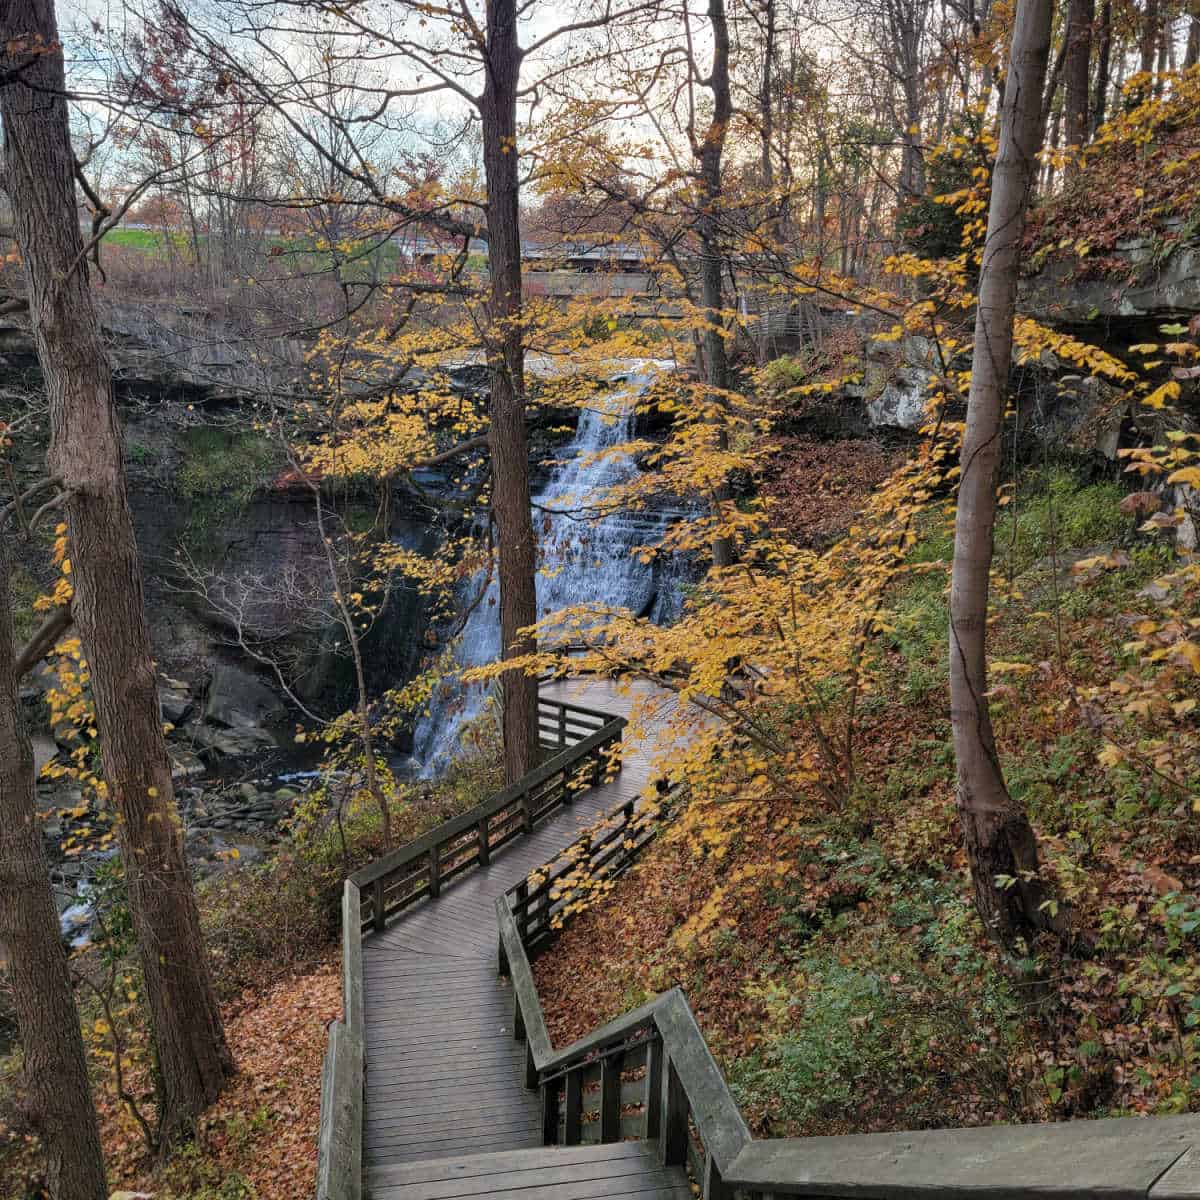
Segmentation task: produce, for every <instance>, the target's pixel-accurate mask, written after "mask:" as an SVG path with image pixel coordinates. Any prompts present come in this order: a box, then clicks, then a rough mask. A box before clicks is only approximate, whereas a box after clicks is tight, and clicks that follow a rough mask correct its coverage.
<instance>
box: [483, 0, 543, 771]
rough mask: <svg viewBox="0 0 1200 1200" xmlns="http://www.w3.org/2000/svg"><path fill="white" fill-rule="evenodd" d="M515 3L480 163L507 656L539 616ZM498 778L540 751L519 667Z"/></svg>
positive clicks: (495, 22)
mask: <svg viewBox="0 0 1200 1200" xmlns="http://www.w3.org/2000/svg"><path fill="white" fill-rule="evenodd" d="M520 68H521V56H520V48H519V46H518V43H517V14H516V0H488V4H487V81H486V83H485V85H484V91H483V98H482V102H481V105H480V111H481V114H482V118H483V165H484V171H485V173H486V176H487V226H488V268H489V270H490V272H491V297H490V301H489V317H490V330H489V337H488V358H489V365H490V367H491V389H492V394H491V403H490V417H491V429H490V432H489V434H488V444H489V446H490V448H491V456H492V478H493V480H494V482H493V484H492V510H493V511H494V513H495V514H496V525H497V528H498V532H499V543H500V549H499V559H500V561H499V573H498V574H499V581H500V640H501V649H502V652H503V654H504V657H505V658H511V657H512V656H513V655H520V654H529V653H532V652H533V651H534V650H535V649H536V646H535V643H534V641H533V639H532V638H531V637H529V636H528V635H522V634H521V633H520V632H519V631H520V630H521V629H523V628H525V627H526V626H529V625H532V624H533V623H534V622H535V621H536V620H537V588H536V586H535V578H534V577H535V572H536V570H537V547H536V544H535V542H534V536H533V512H532V508H531V506H530V497H529V445H528V440H527V437H526V433H525V331H524V329H523V328H522V324H521V227H520V208H519V186H520V185H519V178H518V167H517V80H518V77H519V74H520ZM501 685H502V689H503V717H502V721H503V729H504V776H505V779H506V780H507V781H508V782H509V783H515V782H516V781H517V780H518V779H520V778H521V776H522V775H524V774H526V773H527V772H528V771H529V770H531V769H532V767H533V766H534V764H535V761H536V757H537V746H538V738H537V680H536V679H534V678H532V677H531V676H529V675H526V674H525V673H524V672H523V671H509V672H507V673H506V674H504V675H503V676H502V677H501Z"/></svg>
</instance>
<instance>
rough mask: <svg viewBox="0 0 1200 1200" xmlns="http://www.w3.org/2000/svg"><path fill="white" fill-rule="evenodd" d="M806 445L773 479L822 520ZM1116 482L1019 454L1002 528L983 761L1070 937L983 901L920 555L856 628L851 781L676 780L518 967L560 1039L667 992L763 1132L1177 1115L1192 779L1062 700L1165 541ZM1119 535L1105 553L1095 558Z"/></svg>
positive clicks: (934, 536)
mask: <svg viewBox="0 0 1200 1200" xmlns="http://www.w3.org/2000/svg"><path fill="white" fill-rule="evenodd" d="M877 457H878V456H877V454H876V453H875V452H874V451H872V452H871V456H870V458H871V463H870V465H869V466H868V467H867V468H866V471H865V474H866V476H873V475H874V474H875V471H876V470H877V466H876V464H875V459H876V458H877ZM837 458H838V456H836V455H835V456H834V458H833V460H831V461H836V460H837ZM810 461H811V455H810V454H809V451H808V448H807V447H805V446H803V445H801V446H800V451H799V458H792V459H788V457H787V455H786V454H785V455H784V458H783V460H782V461H781V463H780V464H779V465H778V473H779V478H780V479H781V480H782V481H783V482H782V483H781V484H780V486H779V490H782V491H783V492H785V493H787V494H789V495H790V497H791V498H790V501H789V506H788V510H789V512H790V513H791V514H793V516H794V518H795V519H800V520H802V519H803V515H804V513H805V512H806V511H816V512H817V513H818V515H819V516H820V517H821V519H822V520H825V519H826V514H827V513H828V512H829V511H830V510H831V508H834V509H836V508H838V507H840V506H841V507H844V505H845V504H846V503H847V499H846V497H845V496H842V497H841V498H840V499H838V500H837V501H836V502H832V501H826V502H818V503H817V504H816V508H815V509H811V506H809V505H808V504H806V503H804V499H803V493H804V490H805V487H806V486H809V485H812V481H813V480H814V479H816V480H817V482H816V484H815V485H813V486H815V487H816V488H817V490H826V485H825V484H824V483H822V482H820V478H818V476H819V475H820V472H824V473H825V476H827V475H828V468H827V467H824V466H819V467H818V474H817V475H814V474H813V471H812V470H811V469H810V467H809V465H808V464H810ZM839 478H840V476H839ZM806 479H807V480H808V481H809V483H808V484H806V483H805V480H806ZM864 484H868V485H869V479H864ZM860 494H865V492H860ZM1124 494H1125V488H1124V486H1123V485H1122V484H1121V483H1119V482H1117V481H1116V479H1115V471H1114V472H1112V473H1110V474H1109V475H1108V476H1103V475H1102V476H1100V477H1099V478H1098V477H1097V476H1096V475H1095V474H1094V469H1092V468H1089V469H1088V470H1072V469H1070V468H1068V467H1066V466H1061V467H1057V468H1053V469H1042V470H1039V471H1035V472H1031V473H1029V476H1028V477H1027V478H1025V479H1023V480H1022V481H1021V488H1020V498H1019V502H1018V503H1017V504H1016V505H1015V506H1014V507H1013V508H1010V509H1008V510H1006V513H1007V515H1006V516H1005V517H1004V519H1003V520H1002V522H1001V527H1000V529H999V531H998V536H997V539H996V546H997V562H996V567H997V571H998V576H999V578H998V586H997V590H998V591H999V592H1000V593H1001V596H1000V598H999V599H998V602H997V605H996V611H995V617H994V621H993V625H992V630H991V638H992V644H991V657H992V658H993V659H994V660H996V662H997V664H998V666H997V667H994V683H995V686H994V688H993V691H992V705H993V711H994V714H995V717H996V721H997V733H998V738H999V743H1000V751H1001V757H1002V761H1003V765H1004V768H1005V771H1006V774H1007V778H1008V783H1009V786H1010V789H1011V791H1012V794H1013V795H1014V797H1015V798H1016V799H1017V800H1018V801H1020V802H1021V803H1022V804H1024V805H1026V806H1027V808H1028V809H1029V811H1030V813H1031V816H1032V818H1033V820H1034V823H1035V826H1036V828H1037V830H1038V833H1039V836H1040V838H1041V847H1042V853H1043V857H1044V859H1045V862H1046V869H1047V872H1048V874H1049V877H1050V879H1051V881H1052V883H1053V886H1054V888H1055V891H1056V894H1057V895H1058V896H1059V897H1060V900H1061V902H1062V903H1063V905H1064V906H1067V905H1069V907H1070V911H1071V923H1072V927H1073V929H1074V930H1075V931H1076V932H1075V934H1074V936H1073V937H1072V938H1071V939H1070V940H1068V941H1066V942H1061V943H1060V942H1059V941H1057V940H1053V941H1051V940H1047V941H1045V942H1039V943H1035V944H1033V945H1030V946H1028V947H1027V949H1026V951H1025V953H1023V954H1021V955H1018V956H1010V955H1006V954H1002V953H1001V952H1000V950H999V949H998V948H997V947H996V946H995V944H993V943H992V942H991V941H990V940H989V939H988V937H987V936H986V934H985V931H984V929H983V927H982V925H981V923H980V921H979V919H978V917H977V915H976V912H975V909H974V906H973V903H972V897H971V890H970V882H969V877H968V873H967V868H966V863H965V858H964V855H963V852H962V848H961V838H960V830H959V828H958V823H957V816H956V810H955V801H954V762H953V754H952V749H951V744H950V721H949V704H948V693H947V680H946V666H945V659H946V650H945V646H946V640H947V633H948V617H947V608H946V605H947V601H946V588H947V574H946V572H945V571H943V570H941V569H938V570H936V571H935V572H934V573H933V574H929V575H924V576H918V577H916V578H915V579H913V580H912V581H910V582H907V583H905V584H904V585H903V586H902V587H900V588H898V589H896V591H895V594H894V595H892V596H891V597H890V602H889V603H890V606H891V609H892V612H891V615H890V617H889V621H890V624H891V625H892V627H893V631H892V632H890V633H888V634H887V635H886V636H885V637H883V638H880V639H878V642H877V644H876V645H875V647H874V648H873V650H872V653H873V654H874V655H875V656H876V659H875V661H874V667H875V672H876V679H877V682H876V686H874V687H873V689H872V690H871V691H870V692H869V693H868V694H866V695H863V696H860V697H859V701H858V714H859V716H858V724H857V728H856V732H855V745H856V759H857V782H856V785H855V787H854V789H853V792H852V794H851V795H850V796H849V798H848V799H846V800H845V801H844V802H842V803H841V804H840V805H834V804H831V803H830V802H829V801H828V800H826V799H823V798H822V797H820V796H818V795H816V794H813V795H811V796H807V797H805V798H803V799H802V800H797V799H796V798H794V797H793V796H787V795H783V794H778V793H769V794H767V795H766V796H761V797H760V796H756V795H755V792H756V790H757V789H755V788H751V787H750V786H749V785H750V782H751V781H750V780H742V781H741V784H743V785H745V786H746V793H747V795H748V796H753V797H754V798H751V799H743V797H742V796H741V794H740V792H739V790H738V789H736V788H730V787H728V786H726V789H725V791H724V792H723V794H721V795H719V796H717V795H711V796H710V795H702V794H696V793H693V794H691V795H690V796H689V798H688V799H687V801H686V807H685V809H684V811H683V813H682V816H681V817H680V818H679V819H677V820H676V821H675V823H674V824H673V825H671V826H670V827H669V828H668V830H667V831H666V832H665V833H664V835H663V836H662V837H660V838H659V840H658V841H657V842H655V843H654V844H653V845H652V846H651V847H650V848H649V849H648V851H647V852H646V853H645V855H644V857H643V859H642V860H641V862H640V863H639V864H638V865H636V866H635V867H634V868H633V869H632V870H631V871H630V872H629V874H628V875H626V876H625V877H624V878H623V879H621V880H619V881H618V882H617V884H616V886H615V888H614V890H613V891H612V892H611V893H610V894H609V895H607V896H606V897H605V898H604V899H602V900H600V901H599V902H598V903H597V904H596V905H595V906H594V907H593V908H591V909H590V911H587V912H585V913H584V914H583V915H582V916H580V917H578V918H577V919H575V921H574V922H573V923H572V924H571V925H570V926H569V927H568V928H567V929H566V930H565V931H564V933H563V935H562V936H561V939H560V940H559V941H558V942H557V943H556V945H555V947H554V949H553V951H551V952H549V953H547V954H546V955H545V956H544V957H543V958H542V959H540V960H539V961H538V963H537V964H536V974H537V981H538V986H539V991H540V994H541V996H542V998H543V1002H544V1004H545V1006H546V1011H547V1020H548V1023H549V1026H550V1031H551V1035H552V1038H553V1040H554V1042H555V1044H556V1045H565V1044H567V1043H569V1042H570V1041H571V1040H573V1039H574V1038H576V1037H578V1036H580V1035H581V1034H583V1033H585V1032H586V1031H588V1030H590V1029H592V1028H594V1027H595V1026H597V1025H598V1024H601V1023H603V1022H604V1021H607V1020H609V1019H611V1018H613V1017H615V1016H617V1015H618V1014H620V1013H621V1012H624V1011H627V1010H629V1009H631V1008H633V1007H635V1006H637V1005H639V1004H641V1003H643V1002H644V1001H646V1000H647V999H648V998H649V997H650V996H652V995H654V994H655V993H658V992H661V991H664V990H666V989H668V988H670V987H672V986H676V985H678V986H679V987H681V988H682V989H683V990H684V991H685V992H686V994H687V996H688V999H689V1002H690V1003H691V1005H692V1007H693V1009H694V1010H695V1013H696V1017H697V1020H698V1021H699V1023H700V1026H701V1028H702V1029H703V1031H704V1033H705V1035H706V1037H707V1038H708V1040H709V1044H710V1046H711V1047H712V1049H713V1051H714V1053H715V1055H716V1056H717V1058H718V1060H719V1062H720V1064H721V1066H722V1068H723V1069H724V1070H725V1072H726V1073H727V1076H728V1078H729V1080H730V1083H731V1086H732V1088H733V1090H734V1093H735V1095H736V1096H737V1098H738V1100H739V1103H740V1104H741V1105H742V1107H743V1111H744V1113H745V1115H746V1117H747V1119H748V1121H749V1122H750V1124H751V1126H752V1127H753V1129H754V1131H755V1132H756V1133H757V1134H760V1135H767V1136H786V1135H814V1134H837V1133H849V1132H867V1131H876V1130H886V1129H905V1128H921V1127H937V1126H954V1125H971V1124H987V1123H996V1122H1009V1121H1035V1120H1057V1119H1065V1118H1069V1117H1082V1116H1101V1115H1117V1114H1126V1113H1145V1112H1156V1113H1163V1112H1176V1111H1183V1110H1187V1109H1190V1108H1194V1107H1196V1106H1197V1104H1198V1103H1200V1061H1198V1060H1200V1048H1198V1046H1197V1039H1196V1033H1195V1028H1194V1024H1193V1022H1194V1021H1195V1011H1196V1006H1195V1002H1194V1001H1192V999H1191V998H1192V997H1193V996H1194V995H1195V993H1196V990H1197V989H1196V983H1197V981H1198V979H1200V966H1198V965H1197V964H1198V962H1200V955H1198V953H1197V952H1198V951H1200V940H1198V938H1197V933H1196V931H1197V929H1198V928H1200V906H1198V905H1197V901H1196V900H1195V899H1194V896H1195V895H1196V893H1197V888H1198V886H1200V831H1198V830H1197V827H1196V820H1195V814H1194V811H1193V800H1192V793H1190V792H1188V791H1187V790H1180V789H1179V788H1178V787H1177V786H1174V785H1173V784H1172V783H1171V782H1170V781H1166V780H1164V779H1163V778H1162V777H1159V776H1157V775H1156V774H1155V773H1154V771H1153V770H1145V769H1142V768H1141V767H1140V766H1139V764H1138V763H1136V762H1134V761H1132V760H1129V759H1126V760H1125V761H1122V762H1117V761H1113V758H1112V756H1109V757H1108V758H1107V759H1106V756H1105V754H1104V753H1103V748H1104V746H1105V741H1104V738H1103V737H1102V736H1101V733H1100V728H1099V726H1100V723H1099V722H1098V720H1097V719H1096V713H1095V712H1094V711H1093V710H1092V709H1090V708H1089V704H1088V702H1086V701H1081V699H1080V697H1081V696H1083V695H1086V692H1087V688H1088V687H1089V686H1091V685H1093V684H1099V685H1106V684H1107V683H1108V682H1109V681H1111V680H1113V679H1116V678H1117V677H1118V676H1119V675H1120V672H1121V671H1122V669H1125V668H1127V667H1128V665H1129V663H1130V661H1131V657H1130V652H1129V647H1128V645H1127V643H1128V642H1129V639H1130V637H1131V636H1132V635H1131V632H1130V630H1131V626H1133V625H1135V624H1137V622H1138V621H1139V620H1140V619H1142V618H1143V617H1144V615H1145V613H1146V611H1147V609H1153V608H1154V605H1153V603H1152V602H1151V601H1150V600H1149V599H1148V598H1147V593H1146V592H1145V591H1144V590H1143V589H1145V587H1146V585H1147V584H1148V583H1150V581H1151V580H1153V579H1154V578H1155V576H1157V575H1160V574H1162V573H1163V572H1164V571H1165V570H1167V569H1168V567H1169V565H1170V564H1171V563H1172V562H1173V561H1174V555H1173V551H1172V550H1171V549H1169V548H1168V547H1165V546H1163V545H1159V544H1156V543H1154V542H1153V541H1152V540H1151V539H1150V538H1147V537H1146V536H1144V535H1140V534H1136V533H1134V532H1133V530H1134V526H1135V525H1136V524H1137V522H1136V521H1135V520H1132V519H1131V518H1130V516H1128V515H1127V513H1126V512H1125V511H1123V510H1122V509H1121V501H1122V498H1123V496H1124ZM944 515H945V514H943V513H942V512H938V513H936V514H935V515H934V516H933V517H931V518H930V519H929V520H927V521H926V523H925V526H924V528H923V532H922V537H921V539H920V541H919V542H918V543H917V545H916V546H915V547H914V548H913V550H912V552H911V559H912V560H913V561H917V562H926V563H940V564H943V565H944V566H945V567H947V568H948V564H949V555H950V548H951V540H950V533H949V531H948V528H947V525H946V522H945V520H944ZM793 533H794V534H795V536H796V537H797V538H802V537H804V536H805V533H804V530H803V529H797V530H794V531H793ZM1120 547H1124V548H1123V549H1119V553H1118V555H1117V558H1116V560H1115V561H1119V562H1120V563H1121V564H1122V566H1123V569H1121V570H1118V571H1106V570H1100V569H1096V568H1094V567H1091V566H1089V562H1090V559H1091V558H1093V557H1095V556H1097V555H1100V556H1104V555H1106V554H1107V553H1108V552H1109V551H1112V550H1113V549H1114V548H1120ZM1081 559H1083V560H1084V561H1083V562H1082V563H1081V564H1080V565H1081V566H1082V568H1083V569H1082V570H1076V571H1073V570H1072V569H1071V564H1072V563H1073V562H1076V561H1077V560H1081ZM843 699H844V698H843ZM832 711H833V712H834V713H835V714H836V712H837V700H836V698H835V700H834V702H833V706H832ZM776 716H777V720H778V721H779V724H780V727H781V728H783V729H786V730H787V731H788V733H789V736H790V737H791V739H792V740H793V742H794V743H795V744H799V745H804V744H806V743H807V742H809V741H811V732H810V728H809V726H808V725H807V724H806V722H805V720H803V719H802V718H801V716H800V714H799V713H798V712H797V711H796V708H795V706H793V707H791V708H789V707H787V706H786V705H780V708H779V711H778V713H777V714H776ZM828 727H829V726H827V728H828ZM833 727H834V728H838V727H837V726H836V722H835V723H834V726H833ZM1110 729H1111V727H1110ZM839 734H840V735H844V726H843V727H842V728H840V729H839ZM755 782H756V783H757V782H758V781H755ZM731 801H732V803H731ZM717 806H719V815H717V816H713V817H712V820H713V821H722V822H726V823H728V822H734V823H735V833H734V836H733V838H732V840H731V841H729V842H728V844H727V846H726V845H724V844H723V845H722V847H721V848H720V849H719V850H717V851H715V852H714V850H713V848H712V847H710V846H709V847H706V846H705V845H704V842H703V839H702V838H697V837H695V836H691V835H690V833H689V830H694V829H695V828H696V827H697V826H698V825H702V824H704V823H705V821H706V819H707V818H706V817H705V816H704V810H705V809H706V808H708V809H713V810H716V809H717Z"/></svg>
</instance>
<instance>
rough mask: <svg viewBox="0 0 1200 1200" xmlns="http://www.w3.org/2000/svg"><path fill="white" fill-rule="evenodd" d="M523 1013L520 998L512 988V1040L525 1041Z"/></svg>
mask: <svg viewBox="0 0 1200 1200" xmlns="http://www.w3.org/2000/svg"><path fill="white" fill-rule="evenodd" d="M525 1036H526V1035H525V1014H524V1013H523V1012H522V1011H521V998H520V997H519V996H518V995H517V992H516V989H515V988H514V989H513V1041H514V1042H523V1041H525Z"/></svg>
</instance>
